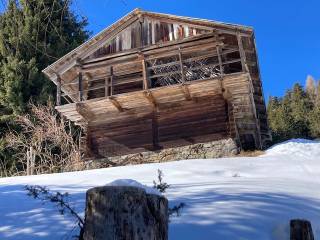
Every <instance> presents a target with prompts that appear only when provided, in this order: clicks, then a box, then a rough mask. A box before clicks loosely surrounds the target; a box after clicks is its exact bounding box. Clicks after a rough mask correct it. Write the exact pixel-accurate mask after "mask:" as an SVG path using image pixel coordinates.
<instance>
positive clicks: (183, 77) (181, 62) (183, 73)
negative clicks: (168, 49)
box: [179, 47, 186, 83]
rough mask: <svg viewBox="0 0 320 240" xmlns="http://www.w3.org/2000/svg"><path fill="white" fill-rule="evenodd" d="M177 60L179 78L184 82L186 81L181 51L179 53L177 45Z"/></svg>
mask: <svg viewBox="0 0 320 240" xmlns="http://www.w3.org/2000/svg"><path fill="white" fill-rule="evenodd" d="M179 62H180V69H181V80H182V83H185V82H186V74H185V72H184V67H183V60H182V53H181V48H180V47H179Z"/></svg>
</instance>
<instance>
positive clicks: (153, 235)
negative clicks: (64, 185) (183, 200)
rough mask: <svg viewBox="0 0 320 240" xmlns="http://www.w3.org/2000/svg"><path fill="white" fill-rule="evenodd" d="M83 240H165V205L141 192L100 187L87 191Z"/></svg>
mask: <svg viewBox="0 0 320 240" xmlns="http://www.w3.org/2000/svg"><path fill="white" fill-rule="evenodd" d="M83 236H84V237H83V238H84V239H85V240H93V239H94V240H102V239H103V240H109V239H110V240H141V239H145V240H167V239H168V201H167V199H166V198H164V197H162V196H158V195H152V194H146V192H145V190H144V189H142V188H136V187H129V186H104V187H96V188H92V189H90V190H88V192H87V202H86V213H85V225H84V235H83Z"/></svg>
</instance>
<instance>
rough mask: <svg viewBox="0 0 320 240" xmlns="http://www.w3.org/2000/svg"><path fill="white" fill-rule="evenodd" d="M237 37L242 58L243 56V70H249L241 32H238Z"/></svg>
mask: <svg viewBox="0 0 320 240" xmlns="http://www.w3.org/2000/svg"><path fill="white" fill-rule="evenodd" d="M237 39H238V46H239V52H240V58H241V66H242V71H243V72H247V67H246V55H245V52H244V49H243V45H242V39H241V35H240V33H239V32H238V33H237Z"/></svg>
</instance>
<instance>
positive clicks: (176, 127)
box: [88, 95, 229, 156]
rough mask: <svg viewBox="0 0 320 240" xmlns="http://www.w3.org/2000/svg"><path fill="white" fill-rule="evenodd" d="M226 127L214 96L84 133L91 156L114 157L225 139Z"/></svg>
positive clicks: (221, 106)
mask: <svg viewBox="0 0 320 240" xmlns="http://www.w3.org/2000/svg"><path fill="white" fill-rule="evenodd" d="M228 126H229V125H228V114H227V109H226V102H225V100H224V99H223V96H222V95H216V96H210V97H206V98H199V99H197V100H196V101H185V102H181V103H176V104H175V105H172V106H171V107H170V108H163V109H160V110H159V109H158V110H155V112H154V113H152V114H150V115H149V116H147V117H143V118H127V119H122V120H121V121H117V122H114V123H111V124H110V123H109V124H105V125H103V124H101V125H99V126H92V127H90V128H89V129H88V133H89V136H90V142H91V148H92V151H93V152H94V153H95V154H98V155H100V156H114V155H121V154H128V153H135V152H140V151H146V150H153V149H157V148H168V147H175V146H182V145H188V144H190V143H197V142H203V141H212V140H216V139H222V138H226V137H228V136H229V131H228ZM155 131H157V132H156V133H155ZM155 134H157V136H155ZM155 138H156V142H154V141H155ZM155 145H157V146H155Z"/></svg>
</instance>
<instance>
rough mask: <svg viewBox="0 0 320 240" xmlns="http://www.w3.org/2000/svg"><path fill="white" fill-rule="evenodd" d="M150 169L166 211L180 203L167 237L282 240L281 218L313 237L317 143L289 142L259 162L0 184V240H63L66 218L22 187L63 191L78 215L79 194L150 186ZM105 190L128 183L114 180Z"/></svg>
mask: <svg viewBox="0 0 320 240" xmlns="http://www.w3.org/2000/svg"><path fill="white" fill-rule="evenodd" d="M157 169H161V170H162V171H163V173H164V181H165V182H167V183H169V184H170V185H171V187H170V188H169V189H168V190H167V193H166V196H167V198H168V199H169V202H170V205H177V204H179V203H180V202H184V203H185V204H186V206H185V208H184V209H183V211H182V215H181V216H180V217H175V218H173V219H171V222H170V228H169V239H173V240H178V239H185V240H191V239H201V240H206V239H232V240H233V239H259V240H264V239H274V240H278V239H279V240H280V239H281V240H282V239H289V220H290V219H292V218H306V219H308V220H310V221H311V223H312V227H313V231H314V234H315V238H316V239H318V238H320V217H319V216H320V191H319V189H320V143H319V142H313V141H307V140H301V139H300V140H297V139H295V140H291V141H287V142H285V143H282V144H278V145H276V146H273V147H272V148H270V149H269V150H267V151H266V153H265V154H264V155H262V156H260V157H234V158H220V159H199V160H185V161H176V162H168V163H156V164H144V165H136V166H124V167H116V168H108V169H98V170H90V171H82V172H72V173H61V174H51V175H39V176H26V177H13V178H3V179H0V239H9V240H11V239H14V240H20V239H23V240H30V239H46V240H48V239H68V238H69V239H71V237H72V235H74V234H75V233H76V231H77V229H75V230H73V229H74V220H73V219H72V218H70V217H68V216H61V215H59V213H58V212H57V210H56V208H55V207H54V206H52V204H50V203H47V204H43V203H41V202H39V201H37V200H34V199H32V198H30V197H28V196H27V195H26V192H25V190H24V189H23V187H24V186H25V185H27V184H29V185H43V186H47V187H48V188H49V189H50V190H52V191H61V192H69V194H70V201H71V202H72V204H73V206H74V207H75V208H76V210H77V211H78V212H80V213H81V214H82V215H83V214H84V207H85V192H86V190H88V189H89V188H92V187H95V186H103V185H106V184H108V183H110V182H113V181H115V180H117V179H124V178H127V179H134V180H135V181H137V182H140V183H141V184H142V185H146V186H152V185H153V184H152V182H153V180H155V179H156V178H157ZM112 184H115V185H120V184H126V185H128V184H133V185H137V183H136V182H133V181H131V180H121V181H116V182H113V183H112Z"/></svg>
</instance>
